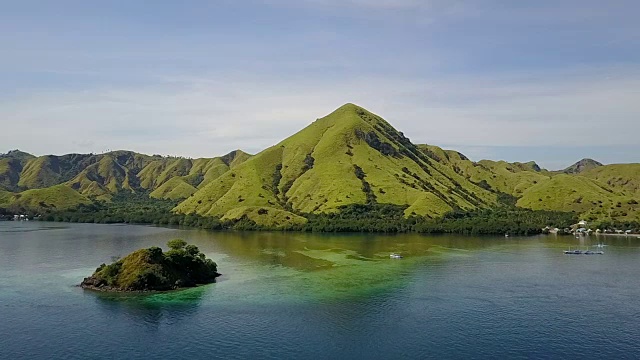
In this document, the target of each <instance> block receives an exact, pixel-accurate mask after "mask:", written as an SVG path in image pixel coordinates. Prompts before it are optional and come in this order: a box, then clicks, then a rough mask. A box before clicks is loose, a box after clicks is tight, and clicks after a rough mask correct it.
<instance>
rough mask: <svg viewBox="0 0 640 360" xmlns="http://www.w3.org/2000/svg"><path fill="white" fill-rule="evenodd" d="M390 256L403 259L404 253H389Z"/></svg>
mask: <svg viewBox="0 0 640 360" xmlns="http://www.w3.org/2000/svg"><path fill="white" fill-rule="evenodd" d="M389 257H390V258H392V259H402V255H400V254H397V253H393V254H391V255H389Z"/></svg>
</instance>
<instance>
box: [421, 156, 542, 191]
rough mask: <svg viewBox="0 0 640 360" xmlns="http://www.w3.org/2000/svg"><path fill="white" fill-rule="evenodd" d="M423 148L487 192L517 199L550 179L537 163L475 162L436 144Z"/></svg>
mask: <svg viewBox="0 0 640 360" xmlns="http://www.w3.org/2000/svg"><path fill="white" fill-rule="evenodd" d="M419 147H420V149H422V151H424V152H425V153H426V154H428V155H430V156H431V157H433V158H435V159H437V160H438V161H439V162H440V163H442V164H444V165H447V166H450V167H451V168H452V169H453V170H454V171H455V172H456V173H458V174H460V175H462V176H464V177H465V178H466V179H468V180H469V181H471V182H473V183H475V184H478V185H479V186H481V187H483V188H485V189H490V190H492V191H497V192H502V193H506V194H509V195H513V196H515V197H519V196H521V195H522V194H523V193H524V191H525V190H526V189H528V188H530V187H531V186H533V185H535V184H537V183H539V182H542V181H545V180H547V179H549V177H550V176H549V175H548V174H547V173H546V172H545V171H544V170H542V169H541V168H540V167H539V166H538V165H537V164H536V163H535V162H533V161H531V162H528V163H518V162H516V163H508V162H506V161H492V160H481V161H479V162H473V161H470V160H469V159H468V158H467V157H466V156H464V155H463V154H461V153H459V152H457V151H453V150H443V149H442V148H440V147H437V146H433V145H419Z"/></svg>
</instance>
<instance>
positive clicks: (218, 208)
mask: <svg viewBox="0 0 640 360" xmlns="http://www.w3.org/2000/svg"><path fill="white" fill-rule="evenodd" d="M149 197H150V198H149ZM114 199H116V200H117V201H120V202H121V203H119V205H118V206H119V207H118V209H128V207H127V205H131V204H133V202H135V201H137V202H138V203H140V204H143V205H142V206H147V205H148V204H147V205H144V204H145V203H149V204H152V203H153V201H156V203H155V204H156V205H157V207H154V206H156V205H149V206H147V208H148V209H152V208H155V209H164V210H162V211H163V213H165V212H167V210H166V209H168V208H170V207H171V206H173V205H172V204H178V205H177V206H176V207H175V208H174V209H173V211H174V214H177V215H180V216H181V217H182V218H185V217H184V216H182V215H200V216H204V217H209V219H208V220H207V221H218V220H216V219H219V220H221V221H226V220H228V221H235V222H241V223H242V222H245V223H246V224H248V225H251V224H252V223H255V224H258V225H263V226H267V227H270V228H278V227H287V228H288V227H295V226H297V225H301V224H304V223H306V222H307V220H308V219H313V218H314V216H315V219H317V218H318V216H321V215H318V214H333V215H330V216H333V219H335V218H336V217H335V216H340V215H339V214H342V213H343V211H347V210H345V209H348V211H349V214H351V215H349V216H360V215H361V214H360V215H358V214H359V213H358V212H360V211H365V210H363V209H371V208H373V207H375V206H379V205H380V206H381V205H385V204H386V205H389V206H392V207H387V208H385V209H384V210H381V212H380V213H378V214H377V216H382V217H381V218H384V216H383V215H381V214H395V215H394V216H396V215H397V216H398V217H400V218H401V217H402V216H403V215H404V216H405V217H410V216H421V217H425V218H426V219H438V218H441V217H442V216H444V215H445V214H448V213H461V212H471V211H474V210H478V209H488V208H495V207H496V206H498V205H501V204H516V205H517V206H518V207H521V208H525V209H533V210H552V211H566V212H575V213H577V214H579V215H580V216H583V217H584V218H585V219H588V220H601V221H640V208H639V207H638V203H639V202H640V164H616V165H602V164H600V163H599V162H597V161H594V160H590V159H583V160H581V161H579V162H577V163H576V164H574V165H572V166H570V167H568V168H566V169H564V170H560V171H548V170H545V169H542V168H541V167H540V166H538V165H537V164H536V163H535V162H533V161H531V162H526V163H519V162H515V163H509V162H506V161H492V160H481V161H477V162H474V161H471V160H470V159H469V158H467V157H466V156H464V155H463V154H461V153H460V152H457V151H454V150H445V149H442V148H440V147H437V146H434V145H426V144H420V145H414V144H413V143H412V142H411V141H410V140H409V139H408V138H407V137H405V136H404V134H403V133H402V132H399V131H397V130H396V129H394V128H393V127H392V126H391V125H390V124H389V123H388V122H387V121H385V120H384V119H382V118H381V117H380V116H378V115H376V114H373V113H371V112H369V111H367V110H365V109H363V108H361V107H359V106H356V105H353V104H346V105H344V106H342V107H340V108H338V109H337V110H335V111H334V112H332V113H331V114H329V115H327V116H325V117H323V118H321V119H317V120H316V121H314V122H313V123H312V124H310V125H309V126H307V127H306V128H304V129H302V130H300V131H299V132H298V133H296V134H294V135H292V136H290V137H288V138H287V139H285V140H283V141H281V142H280V143H278V144H276V145H274V146H272V147H269V148H267V149H265V150H263V151H262V152H260V153H258V154H257V155H254V156H251V155H249V154H247V153H244V152H242V151H240V150H236V151H233V152H231V153H229V154H226V155H224V156H220V157H213V158H200V159H189V158H182V157H162V156H158V155H153V156H150V155H144V154H138V153H135V152H131V151H113V152H109V153H105V154H67V155H61V156H54V155H46V156H40V157H35V156H33V155H30V154H27V153H24V152H20V151H17V150H14V151H10V152H9V153H7V154H0V208H5V209H6V208H9V209H20V210H31V211H36V212H51V211H59V210H64V209H74V208H77V207H78V206H79V205H81V204H91V203H94V205H92V206H94V209H95V206H98V207H101V206H105V205H104V203H107V204H108V203H110V202H111V201H116V200H114ZM127 199H128V200H127ZM134 199H135V200H134ZM156 199H157V200H156ZM122 201H124V202H125V203H124V204H123V203H122ZM127 201H130V203H129V202H127ZM163 201H164V202H163ZM358 205H367V206H364V207H362V206H361V207H358ZM370 205H373V207H372V206H370ZM393 206H397V207H396V208H393ZM89 208H91V207H89ZM394 209H400V210H398V211H396V210H394ZM403 209H404V210H403ZM0 210H1V209H0ZM118 211H120V210H118ZM367 211H368V210H367ZM394 211H396V212H394ZM114 214H116V212H113V213H110V215H108V216H115V215H114ZM336 214H338V215H336ZM345 214H346V212H345ZM167 216H172V215H171V214H167ZM322 216H325V215H322ZM327 216H328V215H327ZM194 219H195V220H194ZM197 219H202V218H199V217H194V216H192V217H191V218H189V219H188V220H189V222H194V221H197ZM185 221H186V220H185Z"/></svg>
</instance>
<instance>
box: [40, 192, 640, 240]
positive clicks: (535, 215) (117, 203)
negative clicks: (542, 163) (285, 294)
mask: <svg viewBox="0 0 640 360" xmlns="http://www.w3.org/2000/svg"><path fill="white" fill-rule="evenodd" d="M177 203H178V202H177V201H171V200H159V199H153V198H150V197H149V196H148V194H144V193H142V194H126V193H120V194H118V195H116V196H114V197H113V199H112V202H110V203H106V202H96V203H94V204H91V205H81V206H79V207H78V208H75V209H72V210H67V211H57V212H56V211H54V212H50V213H46V214H43V215H42V218H41V219H42V220H46V221H64V222H83V223H101V224H112V223H128V224H156V225H172V226H186V227H194V228H204V229H210V230H276V229H272V228H266V227H264V226H260V225H258V224H256V223H255V222H254V221H252V220H250V219H248V218H247V217H243V218H241V219H238V220H234V221H221V220H220V219H217V218H214V217H208V216H207V217H205V216H199V215H195V214H190V215H183V214H175V213H172V212H171V210H172V209H173V208H174V207H175V206H176V205H177ZM406 208H407V207H406V206H402V205H392V204H378V203H369V204H353V205H345V206H342V207H340V208H339V209H338V211H337V212H334V213H326V214H325V213H323V214H299V215H302V216H304V217H305V218H307V219H308V222H307V223H306V224H304V225H293V226H289V227H285V228H279V229H277V230H285V231H304V232H383V233H398V232H405V233H406V232H418V233H455V234H471V235H477V234H514V235H515V234H522V235H532V234H538V233H541V232H542V229H543V228H544V227H546V226H553V227H560V228H563V227H568V226H570V225H571V224H575V223H576V222H577V220H578V219H577V215H576V214H574V213H567V212H557V211H534V210H529V209H522V208H517V207H515V206H513V205H503V206H500V207H497V208H494V209H484V210H476V211H471V212H464V211H461V210H457V211H453V212H451V213H448V214H446V215H445V216H444V217H442V218H437V219H431V218H427V217H422V216H415V215H412V216H409V217H405V210H406ZM636 225H638V224H636ZM635 227H637V228H640V225H638V226H635Z"/></svg>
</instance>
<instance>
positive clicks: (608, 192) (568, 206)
mask: <svg viewBox="0 0 640 360" xmlns="http://www.w3.org/2000/svg"><path fill="white" fill-rule="evenodd" d="M638 200H640V199H638V198H637V195H636V196H635V197H634V196H633V195H630V194H629V193H625V192H623V191H619V190H618V189H614V188H612V187H610V186H608V185H606V184H604V183H601V182H598V181H595V180H592V179H589V178H587V177H584V176H571V175H567V174H562V175H557V176H554V177H552V178H551V179H549V180H548V181H545V182H542V183H540V184H538V185H535V186H533V187H531V188H530V189H529V190H527V191H526V192H525V193H524V194H523V196H522V198H520V199H519V200H518V202H517V205H518V206H520V207H524V208H529V209H534V210H558V211H574V212H576V213H578V214H580V215H581V216H582V217H584V218H586V219H588V220H596V219H598V220H605V219H606V220H615V221H627V220H638V219H640V207H639V206H638Z"/></svg>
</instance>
